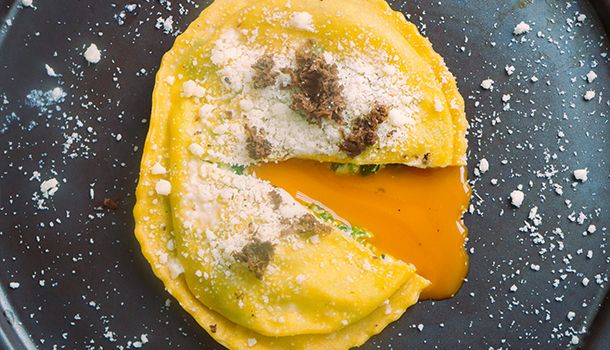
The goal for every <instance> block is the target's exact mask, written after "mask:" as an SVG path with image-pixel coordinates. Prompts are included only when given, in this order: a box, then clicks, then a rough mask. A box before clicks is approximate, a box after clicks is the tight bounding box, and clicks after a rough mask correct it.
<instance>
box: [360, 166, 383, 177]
mask: <svg viewBox="0 0 610 350" xmlns="http://www.w3.org/2000/svg"><path fill="white" fill-rule="evenodd" d="M381 167H382V166H381V165H379V164H366V165H361V166H360V175H362V176H369V175H373V174H375V173H376V172H378V171H379V170H381Z"/></svg>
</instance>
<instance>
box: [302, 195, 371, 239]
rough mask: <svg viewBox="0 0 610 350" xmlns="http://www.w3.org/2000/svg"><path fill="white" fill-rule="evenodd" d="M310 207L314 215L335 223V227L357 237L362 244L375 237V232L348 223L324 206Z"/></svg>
mask: <svg viewBox="0 0 610 350" xmlns="http://www.w3.org/2000/svg"><path fill="white" fill-rule="evenodd" d="M308 208H309V209H310V210H311V211H312V212H313V213H314V215H316V216H317V217H318V218H320V219H322V220H324V221H326V222H328V223H330V224H332V225H334V226H335V227H337V228H338V229H339V230H341V231H343V232H345V233H347V234H348V235H350V237H352V238H353V239H355V240H356V241H358V242H359V243H362V244H365V245H366V244H367V243H368V241H369V240H370V239H371V238H373V234H372V233H371V232H370V231H368V230H366V229H364V228H362V227H359V226H355V225H349V224H346V223H345V222H343V221H341V220H338V219H337V218H335V217H334V216H333V215H332V214H331V213H329V212H328V211H326V210H325V209H324V208H322V207H321V206H319V205H317V204H313V203H311V204H309V205H308Z"/></svg>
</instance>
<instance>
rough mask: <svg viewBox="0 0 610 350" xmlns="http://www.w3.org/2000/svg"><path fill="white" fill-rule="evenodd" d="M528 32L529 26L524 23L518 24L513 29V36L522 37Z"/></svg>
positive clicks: (530, 28)
mask: <svg viewBox="0 0 610 350" xmlns="http://www.w3.org/2000/svg"><path fill="white" fill-rule="evenodd" d="M530 30H532V27H530V25H529V24H527V23H525V22H519V24H517V25H516V26H515V29H513V34H514V35H522V34H526V33H528V32H529V31H530Z"/></svg>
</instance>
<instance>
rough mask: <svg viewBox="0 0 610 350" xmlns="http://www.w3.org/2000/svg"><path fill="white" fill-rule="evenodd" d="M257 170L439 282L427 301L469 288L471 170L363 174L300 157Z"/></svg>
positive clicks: (395, 168) (398, 168) (399, 168)
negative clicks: (467, 241) (467, 219)
mask: <svg viewBox="0 0 610 350" xmlns="http://www.w3.org/2000/svg"><path fill="white" fill-rule="evenodd" d="M253 170H254V173H255V174H256V176H257V177H258V178H261V179H265V180H268V181H269V182H271V183H272V184H273V185H275V186H278V187H281V188H283V189H284V190H286V191H288V193H290V194H291V195H292V196H294V197H295V198H301V199H302V198H309V199H311V200H313V201H315V202H316V203H317V204H320V205H322V206H324V207H326V208H329V209H330V210H332V212H333V213H334V214H336V215H337V216H339V217H340V218H341V219H344V220H346V221H348V222H349V223H350V224H352V225H356V226H359V227H362V228H365V229H366V230H368V231H370V232H371V233H372V234H373V237H372V238H371V240H370V243H371V244H373V245H374V246H375V247H376V248H377V249H378V250H379V251H381V252H383V253H387V254H390V255H392V256H393V257H395V258H398V259H401V260H403V261H405V262H408V263H412V264H413V265H415V266H416V267H417V272H418V273H419V274H420V275H421V276H423V277H425V278H426V279H428V280H429V281H430V282H431V283H432V284H431V285H430V286H429V287H428V288H426V289H424V291H423V292H422V298H424V299H437V300H438V299H444V298H449V297H451V296H453V295H454V294H455V293H456V292H457V291H458V290H459V288H460V286H461V285H462V282H463V281H464V278H465V276H466V273H467V272H468V256H467V254H466V252H465V248H464V241H465V239H466V236H467V230H466V227H465V226H464V224H463V222H462V214H463V213H464V210H465V209H466V206H467V205H468V202H469V199H470V188H469V186H468V184H467V182H466V170H465V168H464V167H447V168H436V169H425V170H424V169H417V168H413V167H408V166H403V165H389V166H386V167H385V168H382V169H381V170H379V171H378V172H376V173H374V174H372V175H367V176H363V175H360V174H350V175H343V174H338V173H337V172H335V171H334V170H332V169H331V167H330V165H329V164H328V163H320V162H316V161H307V160H297V159H293V160H289V161H285V162H280V163H268V164H264V165H261V166H258V167H256V168H255V169H253Z"/></svg>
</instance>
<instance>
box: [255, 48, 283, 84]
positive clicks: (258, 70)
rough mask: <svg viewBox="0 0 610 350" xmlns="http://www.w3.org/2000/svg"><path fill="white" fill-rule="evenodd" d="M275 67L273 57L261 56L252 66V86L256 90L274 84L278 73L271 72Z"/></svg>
mask: <svg viewBox="0 0 610 350" xmlns="http://www.w3.org/2000/svg"><path fill="white" fill-rule="evenodd" d="M273 67H275V62H274V61H273V56H271V55H263V56H261V58H259V59H258V61H256V63H254V64H253V65H252V68H253V69H254V77H252V85H253V86H254V88H256V89H262V88H266V87H268V86H271V85H274V84H275V79H276V78H277V76H278V75H279V73H278V72H274V71H272V69H273Z"/></svg>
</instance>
